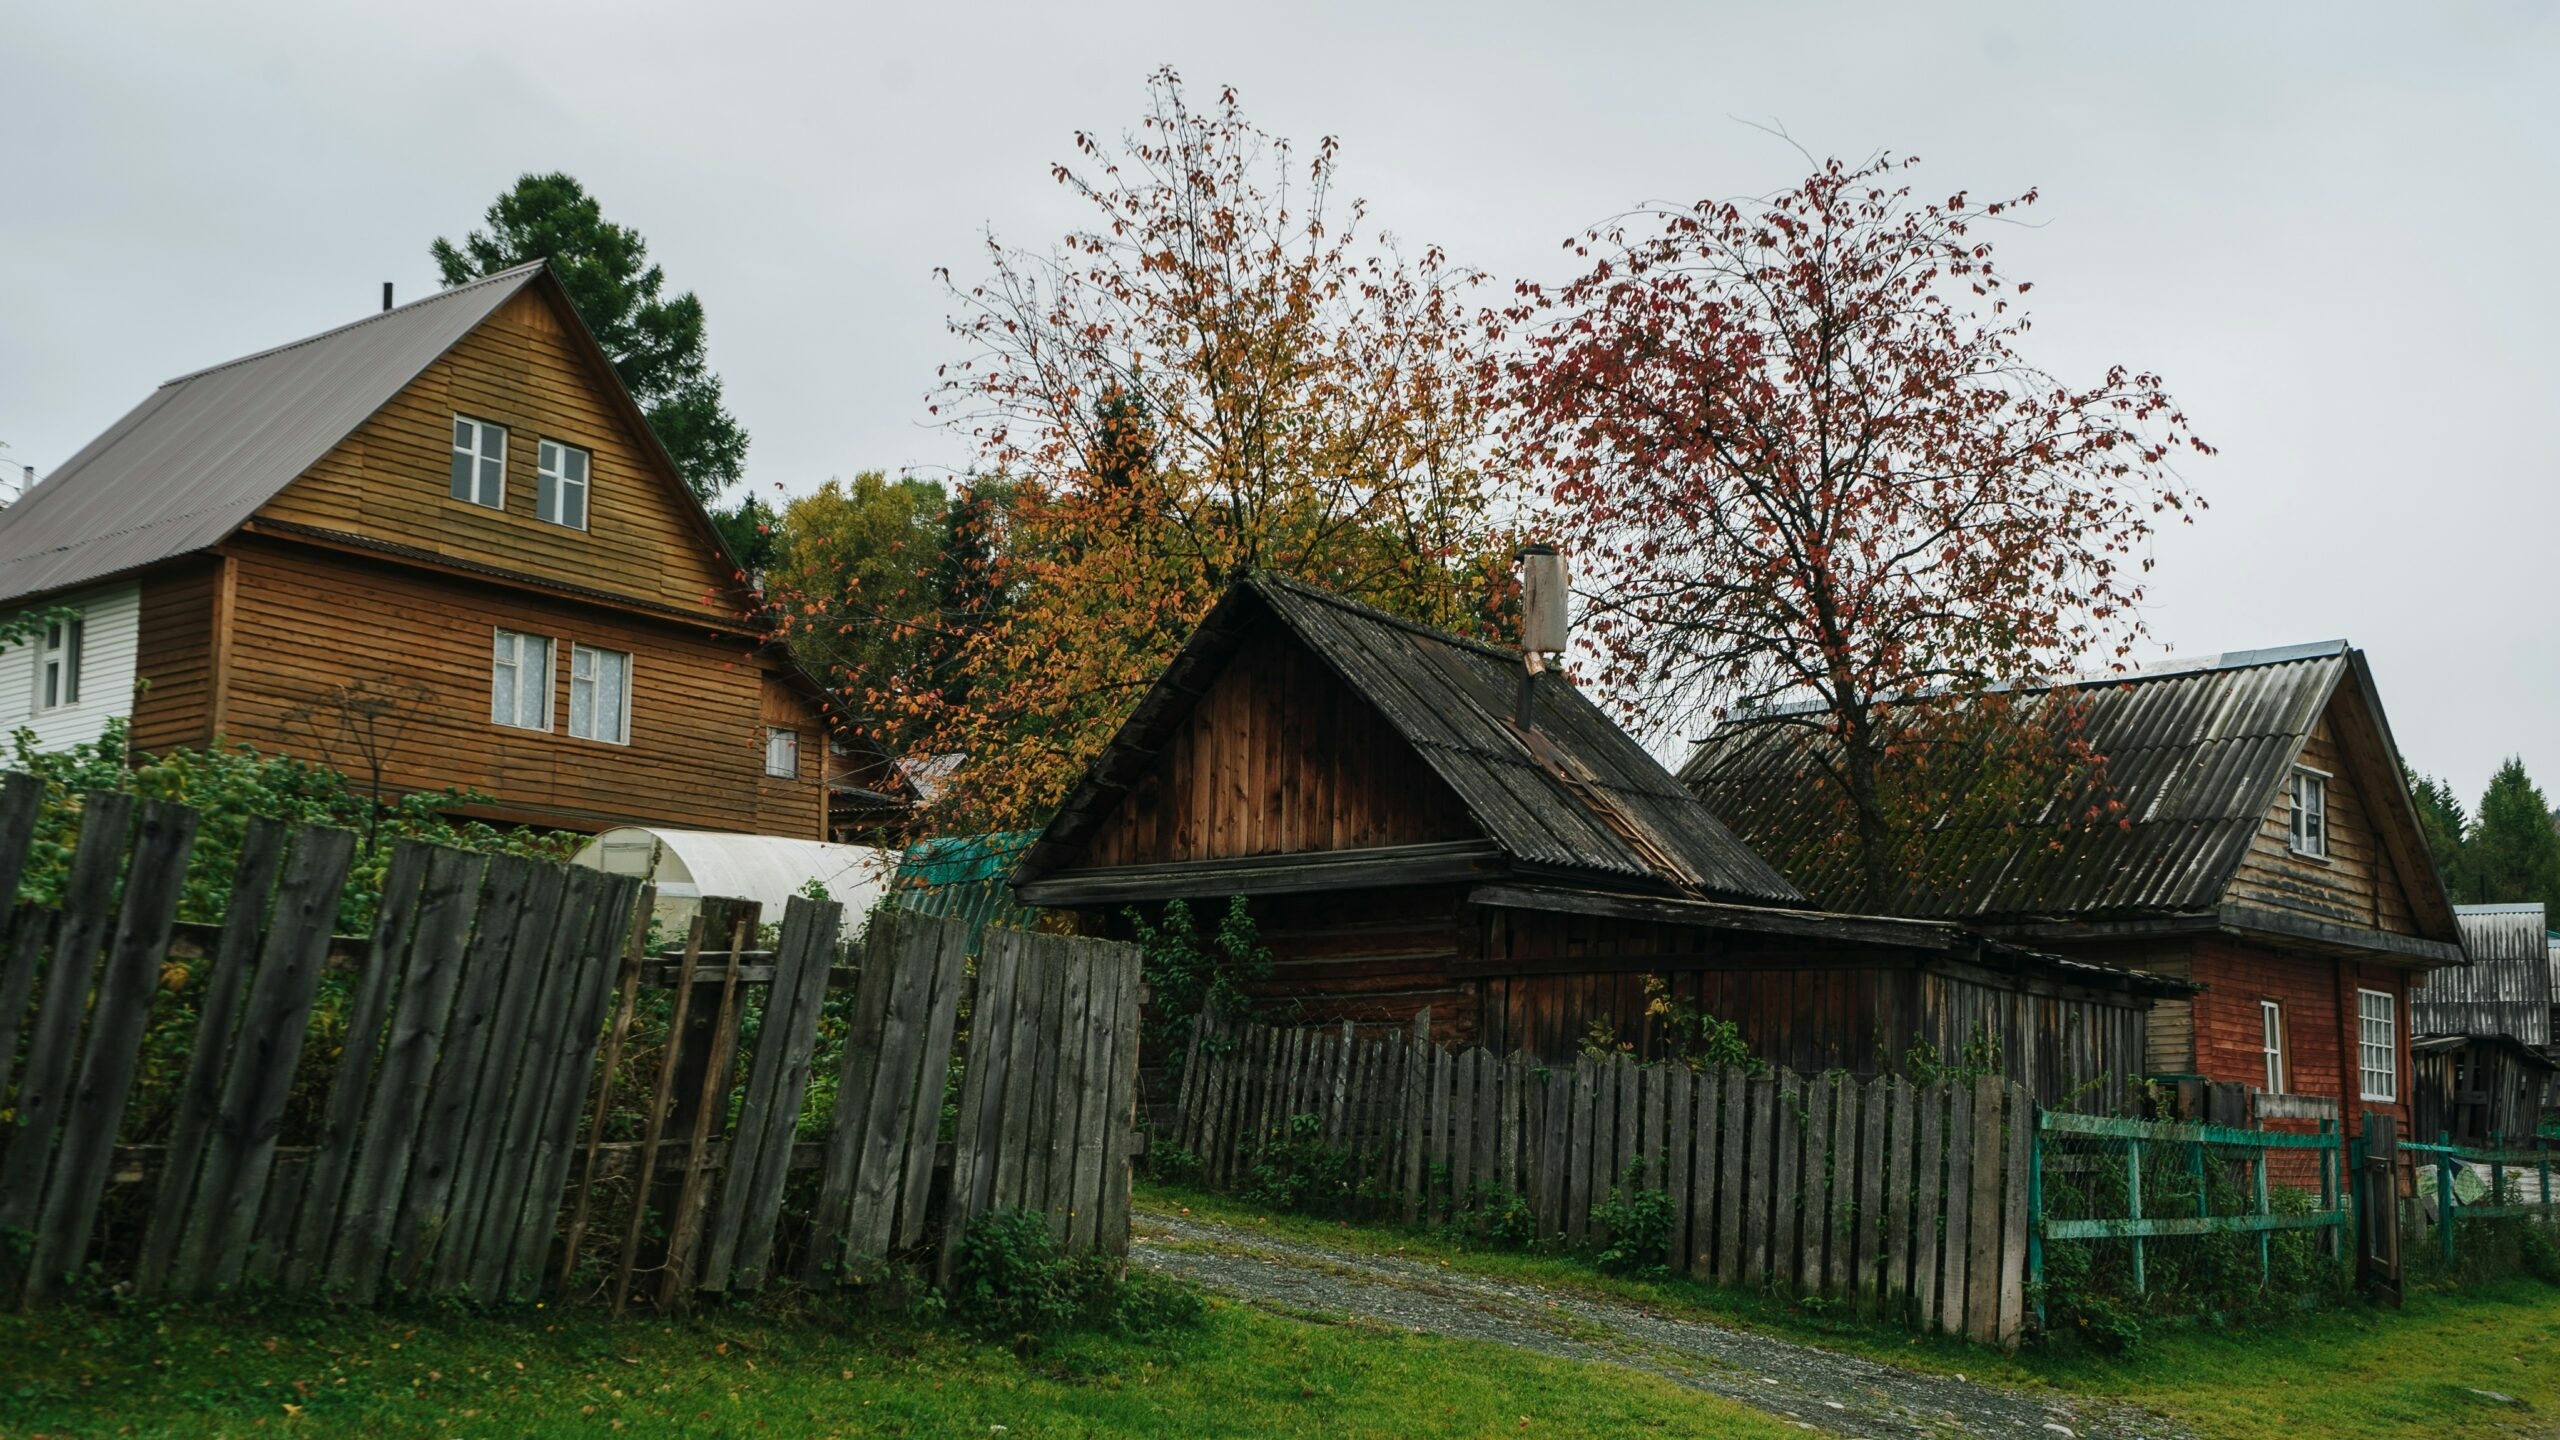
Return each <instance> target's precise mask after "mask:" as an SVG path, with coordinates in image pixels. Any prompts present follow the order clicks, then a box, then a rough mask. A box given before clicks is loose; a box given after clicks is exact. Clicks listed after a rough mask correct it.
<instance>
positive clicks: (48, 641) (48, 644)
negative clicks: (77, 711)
mask: <svg viewBox="0 0 2560 1440" xmlns="http://www.w3.org/2000/svg"><path fill="white" fill-rule="evenodd" d="M80 640H81V623H80V617H79V616H77V615H74V616H71V617H69V618H68V619H62V620H54V621H50V622H48V623H47V624H46V625H45V627H44V643H43V644H41V645H39V646H37V647H36V708H37V709H38V710H59V709H61V708H62V707H63V706H65V705H77V704H79V703H80Z"/></svg>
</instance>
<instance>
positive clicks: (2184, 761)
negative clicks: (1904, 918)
mask: <svg viewBox="0 0 2560 1440" xmlns="http://www.w3.org/2000/svg"><path fill="white" fill-rule="evenodd" d="M2057 688H2063V689H2069V690H2071V691H2074V692H2076V693H2077V694H2078V695H2079V697H2081V698H2082V699H2083V700H2084V701H2085V703H2086V705H2087V709H2086V711H2085V717H2086V718H2085V724H2086V731H2085V734H2086V737H2087V739H2088V741H2089V743H2090V744H2091V745H2092V747H2093V748H2095V749H2096V750H2097V751H2098V752H2099V753H2100V754H2102V755H2103V756H2105V757H2106V768H2105V779H2106V785H2107V791H2108V794H2109V796H2110V797H2111V798H2112V799H2114V800H2116V801H2117V802H2119V803H2121V804H2122V805H2123V807H2124V810H2123V815H2124V818H2125V823H2124V824H2122V825H2112V824H2111V825H2104V826H2096V827H2089V826H2073V827H2066V826H2065V825H2064V824H2063V823H2062V820H2063V818H2064V817H2063V815H2062V813H2061V811H2062V807H2061V806H2060V805H2056V806H2054V807H2052V808H2051V809H2049V810H2048V811H2047V812H2046V813H2044V814H2041V815H2035V816H2027V817H2020V820H2019V822H2018V823H2017V825H2016V826H2015V829H2014V832H2013V833H2012V835H2011V837H2010V838H2007V839H2004V840H2002V841H2001V842H2000V843H1997V844H1994V845H1989V846H1985V847H1982V850H1981V853H1985V854H1988V855H1990V856H1992V857H1993V858H1992V859H1991V861H1990V862H1989V863H1987V864H1985V865H1983V866H1981V867H1980V868H1978V869H1975V870H1973V871H1972V872H1970V873H1966V874H1963V875H1961V876H1959V877H1955V878H1953V879H1949V880H1946V881H1944V882H1943V883H1941V884H1938V885H1937V886H1935V887H1934V888H1921V889H1915V890H1914V891H1913V892H1912V893H1910V894H1908V895H1906V896H1903V897H1899V898H1898V899H1897V901H1896V903H1895V904H1893V905H1892V906H1890V907H1888V908H1889V909H1891V910H1893V911H1895V912H1896V913H1901V914H1913V915H1932V916H1942V917H1946V918H1950V919H1976V920H1985V921H2002V920H2029V919H2044V918H2053V917H2070V918H2074V919H2099V918H2111V917H2125V918H2131V917H2138V916H2145V915H2158V914H2168V913H2179V912H2189V913H2192V912H2199V911H2204V910H2209V909H2211V908H2213V907H2214V906H2215V905H2216V904H2217V903H2219V902H2220V900H2221V899H2222V896H2223V893H2224V892H2225V891H2226V890H2227V889H2228V888H2229V887H2230V885H2231V882H2232V880H2233V878H2234V877H2235V876H2236V874H2237V873H2238V870H2239V867H2240V863H2241V860H2242V858H2243V857H2244V856H2245V855H2246V854H2247V852H2248V848H2249V843H2250V841H2251V839H2252V838H2253V837H2255V836H2256V834H2257V833H2258V829H2259V826H2260V825H2261V823H2262V822H2263V821H2264V820H2265V818H2266V816H2267V814H2268V813H2269V811H2271V810H2272V809H2273V808H2274V806H2275V803H2276V799H2277V797H2278V794H2279V793H2280V791H2281V788H2282V787H2283V785H2284V784H2285V782H2286V779H2287V777H2288V776H2289V775H2290V774H2291V772H2292V767H2293V763H2294V760H2295V758H2296V757H2298V756H2299V755H2300V754H2301V753H2302V747H2303V745H2304V743H2305V742H2306V741H2307V740H2308V739H2309V738H2310V735H2311V730H2312V727H2313V726H2314V725H2315V724H2317V723H2318V721H2319V719H2320V716H2321V714H2322V713H2323V712H2324V711H2325V710H2327V709H2328V708H2329V706H2330V704H2331V701H2332V700H2333V698H2335V697H2337V696H2339V695H2340V694H2341V692H2342V691H2343V692H2344V693H2345V694H2346V695H2347V696H2348V697H2349V699H2350V700H2351V702H2352V703H2351V704H2350V705H2349V706H2347V707H2346V709H2345V710H2344V712H2342V713H2344V714H2345V716H2346V718H2347V720H2348V723H2349V726H2350V728H2352V729H2359V730H2361V731H2362V732H2363V733H2361V734H2344V735H2341V736H2340V737H2339V738H2340V743H2341V747H2342V750H2345V751H2347V752H2350V753H2351V754H2353V755H2356V756H2360V757H2361V758H2362V759H2363V761H2364V763H2365V764H2366V767H2367V769H2366V771H2365V773H2359V774H2357V775H2356V776H2355V777H2354V778H2355V780H2356V781H2357V782H2358V788H2359V789H2360V790H2361V791H2362V792H2363V793H2364V794H2365V795H2366V796H2367V803H2368V805H2369V807H2370V809H2371V810H2372V812H2373V814H2374V818H2375V822H2376V825H2377V828H2379V829H2381V830H2382V831H2383V832H2384V837H2385V841H2386V845H2388V846H2390V847H2392V849H2393V854H2394V858H2395V859H2397V860H2399V861H2400V869H2401V873H2402V874H2403V876H2404V877H2405V878H2406V879H2407V880H2408V882H2409V883H2410V885H2411V887H2412V889H2413V890H2425V891H2428V892H2430V893H2431V894H2432V896H2433V897H2434V904H2433V905H2432V906H2430V905H2429V904H2428V895H2413V899H2414V900H2415V901H2416V902H2417V904H2418V907H2419V909H2420V911H2421V912H2422V913H2421V916H2420V919H2421V925H2422V928H2427V929H2429V930H2430V932H2431V934H2432V936H2433V938H2437V939H2452V938H2454V937H2453V933H2452V930H2453V926H2452V914H2451V910H2450V907H2449V906H2448V905H2446V904H2445V902H2444V900H2443V898H2442V889H2441V886H2440V884H2439V883H2438V882H2437V880H2436V877H2435V867H2434V864H2433V862H2432V861H2431V860H2427V859H2425V858H2424V855H2425V851H2424V842H2423V840H2416V841H2415V844H2416V846H2417V852H2418V857H2419V858H2418V859H2417V861H2416V862H2415V863H2414V864H2413V863H2412V861H2411V858H2410V857H2409V856H2408V855H2407V854H2406V853H2403V852H2405V851H2406V850H2407V848H2408V846H2409V844H2410V843H2411V841H2412V838H2413V837H2415V836H2417V834H2418V832H2417V830H2416V816H2415V812H2414V810H2413V809H2412V808H2411V804H2410V801H2409V798H2408V790H2407V786H2406V784H2405V782H2404V781H2403V780H2402V778H2401V776H2400V774H2399V770H2398V765H2399V750H2398V748H2397V747H2396V745H2394V744H2393V742H2392V740H2391V737H2390V731H2389V728H2388V726H2387V724H2386V723H2385V721H2384V720H2383V716H2382V708H2381V703H2380V701H2379V699H2378V698H2377V696H2376V694H2375V692H2374V688H2373V681H2372V675H2371V672H2370V671H2369V670H2368V669H2367V667H2366V664H2365V660H2364V655H2363V652H2361V651H2358V650H2356V649H2354V648H2352V647H2350V646H2349V645H2347V644H2346V642H2344V641H2324V642H2321V643H2318V644H2312V645H2298V646H2288V647H2285V648H2282V649H2270V650H2253V651H2242V652H2234V653H2230V654H2224V655H2216V656H2211V657H2207V658H2204V659H2200V660H2194V661H2185V662H2179V663H2175V664H2170V665H2163V666H2159V667H2156V668H2152V669H2148V670H2142V671H2137V672H2134V673H2132V674H2129V675H2122V676H2103V677H2098V678H2094V679H2089V680H2083V681H2074V682H2071V683H2070V684H2068V685H2067V686H2063V687H2057ZM1802 719H1803V712H1800V711H1799V712H1780V713H1775V714H1771V715H1764V716H1754V717H1750V718H1747V719H1741V720H1735V721H1731V722H1728V723H1726V724H1725V725H1723V726H1720V727H1719V728H1718V729H1717V730H1716V731H1715V733H1713V734H1712V735H1710V736H1708V737H1707V739H1706V740H1704V741H1702V742H1700V744H1699V746H1698V748H1697V749H1696V751H1695V752H1694V753H1693V754H1691V756H1690V757H1689V760H1688V762H1687V763H1686V764H1684V765H1683V766H1682V767H1681V771H1680V776H1681V779H1682V780H1683V781H1684V782H1686V783H1687V784H1688V785H1689V786H1690V787H1691V788H1692V789H1693V790H1695V791H1696V793H1697V794H1698V796H1699V797H1700V798H1701V799H1702V800H1703V801H1704V802H1705V803H1706V805H1707V807H1708V808H1709V809H1711V810H1713V811H1715V812H1716V814H1718V815H1720V816H1723V817H1725V818H1726V819H1727V820H1728V821H1730V822H1731V823H1732V824H1733V825H1734V828H1735V829H1736V830H1737V831H1739V832H1740V833H1741V834H1743V835H1745V836H1748V837H1749V838H1750V839H1751V841H1752V843H1753V844H1755V845H1757V846H1759V847H1760V848H1761V849H1762V850H1763V851H1764V852H1766V853H1769V854H1773V855H1782V856H1785V855H1810V854H1815V853H1818V852H1821V851H1822V850H1823V849H1824V848H1825V847H1823V846H1822V845H1820V843H1819V842H1820V840H1821V839H1822V838H1823V837H1822V836H1821V835H1819V834H1817V833H1815V832H1816V830H1817V829H1819V828H1821V827H1827V826H1828V825H1830V824H1832V823H1833V822H1832V821H1831V820H1830V819H1829V818H1828V817H1829V815H1830V814H1831V811H1830V808H1829V807H1827V806H1825V805H1822V804H1816V803H1807V797H1808V794H1809V792H1810V791H1811V789H1812V787H1815V786H1818V785H1821V784H1823V783H1825V782H1823V781H1822V780H1820V779H1818V778H1816V775H1815V765H1814V761H1813V758H1812V750H1811V747H1814V746H1818V745H1824V744H1827V743H1828V742H1827V741H1826V740H1825V739H1823V738H1822V737H1821V735H1820V734H1819V732H1817V731H1816V730H1815V729H1814V728H1813V727H1811V726H1809V725H1806V724H1803V723H1800V722H1801V720H1802ZM1791 722H1796V723H1791ZM2395 801H2396V803H2395ZM1951 848H1952V847H1951ZM1830 853H1832V854H1834V855H1836V856H1838V857H1839V859H1838V861H1837V863H1839V864H1841V865H1843V866H1845V865H1847V864H1849V863H1851V861H1850V860H1849V858H1848V856H1847V855H1846V854H1845V853H1843V852H1842V850H1841V849H1840V847H1831V849H1830ZM1797 878H1798V879H1799V880H1801V881H1803V882H1804V883H1805V884H1806V886H1807V888H1809V889H1813V890H1816V891H1821V890H1823V889H1824V888H1825V886H1824V880H1825V879H1827V878H1834V877H1816V876H1812V875H1799V876H1798V877H1797ZM2430 918H2433V920H2434V922H2435V923H2434V924H2433V925H2432V926H2429V925H2428V924H2427V922H2428V921H2429V919H2430ZM2435 932H2441V933H2435Z"/></svg>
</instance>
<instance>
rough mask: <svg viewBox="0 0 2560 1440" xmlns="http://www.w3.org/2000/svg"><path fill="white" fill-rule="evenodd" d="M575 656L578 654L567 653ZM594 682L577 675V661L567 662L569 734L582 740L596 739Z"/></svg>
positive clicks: (574, 652)
mask: <svg viewBox="0 0 2560 1440" xmlns="http://www.w3.org/2000/svg"><path fill="white" fill-rule="evenodd" d="M569 653H570V654H571V655H572V656H575V655H576V654H577V653H578V652H576V651H574V650H573V651H571V652H569ZM595 717H596V682H595V681H594V680H593V679H591V678H589V677H587V676H585V675H583V674H580V673H579V670H578V665H577V661H576V660H575V659H572V660H571V661H570V662H569V733H570V734H572V735H575V736H577V737H578V738H580V739H582V740H593V739H594V738H596V719H595Z"/></svg>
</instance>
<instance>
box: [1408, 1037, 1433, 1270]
mask: <svg viewBox="0 0 2560 1440" xmlns="http://www.w3.org/2000/svg"><path fill="white" fill-rule="evenodd" d="M1430 1049H1431V1007H1430V1006H1428V1005H1425V1006H1423V1007H1422V1008H1421V1009H1419V1010H1417V1011H1415V1012H1414V1015H1413V1034H1412V1037H1411V1038H1410V1039H1409V1040H1408V1041H1407V1042H1406V1047H1405V1073H1404V1222H1405V1223H1406V1224H1408V1225H1411V1224H1413V1223H1414V1222H1416V1221H1417V1220H1419V1219H1420V1218H1421V1215H1422V1130H1423V1126H1424V1123H1425V1121H1424V1118H1423V1117H1424V1108H1423V1107H1424V1099H1425V1097H1424V1091H1425V1090H1427V1089H1428V1088H1429V1081H1428V1078H1427V1076H1426V1071H1425V1067H1426V1061H1427V1058H1428V1056H1429V1054H1430Z"/></svg>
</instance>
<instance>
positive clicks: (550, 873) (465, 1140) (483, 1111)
mask: <svg viewBox="0 0 2560 1440" xmlns="http://www.w3.org/2000/svg"><path fill="white" fill-rule="evenodd" d="M588 873H590V874H592V873H594V872H592V871H590V872H588ZM568 886H569V877H568V874H567V873H566V872H565V871H563V870H561V869H560V868H558V867H555V866H549V865H545V866H539V867H537V868H536V869H535V871H534V876H533V884H532V885H531V887H530V888H529V889H528V891H527V895H526V900H525V907H524V909H523V910H522V911H521V912H520V913H519V914H518V915H517V917H516V926H515V933H514V934H513V935H512V936H510V937H508V940H507V949H508V956H509V958H508V961H507V970H506V979H505V982H504V983H503V984H502V985H501V986H500V988H499V992H498V1010H497V1013H496V1014H494V1015H492V1016H491V1017H490V1019H489V1040H488V1050H487V1052H486V1053H485V1054H484V1055H482V1056H481V1059H480V1076H479V1080H478V1082H477V1083H476V1084H475V1085H474V1086H473V1087H472V1096H471V1111H470V1119H469V1120H468V1122H467V1123H466V1125H465V1127H464V1131H463V1137H462V1145H461V1148H460V1149H459V1150H458V1151H457V1152H456V1158H455V1161H454V1167H453V1189H452V1192H451V1195H450V1198H449V1202H448V1204H447V1206H446V1209H445V1223H444V1227H443V1233H442V1235H441V1236H440V1237H439V1239H438V1241H437V1244H436V1253H435V1266H434V1269H433V1270H432V1272H431V1276H432V1278H431V1279H430V1281H429V1283H430V1285H431V1286H432V1287H433V1288H434V1290H435V1291H436V1292H437V1293H438V1294H451V1293H454V1292H456V1291H461V1290H466V1289H470V1290H473V1293H475V1294H477V1295H479V1296H480V1298H482V1299H489V1298H494V1297H491V1296H490V1295H489V1293H488V1291H487V1290H486V1289H485V1288H475V1287H474V1284H473V1282H474V1265H475V1262H476V1261H477V1259H478V1257H479V1253H480V1242H481V1238H482V1235H483V1233H484V1232H483V1228H482V1227H483V1222H484V1221H485V1220H486V1219H487V1217H488V1214H489V1211H490V1210H491V1208H492V1193H493V1192H492V1187H493V1185H494V1184H495V1182H496V1180H497V1176H498V1171H499V1170H500V1168H501V1167H502V1163H503V1161H504V1158H505V1153H506V1152H505V1147H506V1143H507V1114H508V1107H509V1106H510V1105H511V1104H512V1103H513V1102H514V1100H515V1098H516V1092H517V1081H518V1078H519V1076H520V1074H521V1072H522V1071H523V1068H524V1058H525V1046H526V1035H527V1032H528V1031H529V1030H531V1028H532V1026H533V1023H534V1015H535V1012H536V1010H537V1009H539V1007H540V1003H541V998H542V987H543V983H544V981H545V979H546V978H547V977H548V975H549V974H550V971H551V967H550V965H549V964H548V963H547V961H548V959H549V956H550V949H551V945H550V942H551V940H552V938H553V936H554V935H555V934H556V933H557V932H558V930H559V929H560V925H561V921H560V907H561V901H562V898H563V897H564V895H565V894H566V893H567V891H568ZM510 1213H512V1212H510Z"/></svg>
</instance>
